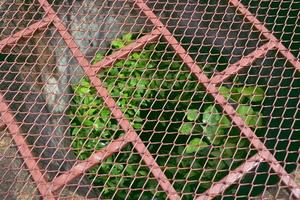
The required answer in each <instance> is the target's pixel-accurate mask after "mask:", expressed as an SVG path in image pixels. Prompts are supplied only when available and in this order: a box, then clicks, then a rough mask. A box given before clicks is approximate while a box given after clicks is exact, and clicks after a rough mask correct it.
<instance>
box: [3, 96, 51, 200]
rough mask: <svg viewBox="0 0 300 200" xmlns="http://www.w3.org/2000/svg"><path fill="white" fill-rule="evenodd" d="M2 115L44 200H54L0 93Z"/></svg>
mask: <svg viewBox="0 0 300 200" xmlns="http://www.w3.org/2000/svg"><path fill="white" fill-rule="evenodd" d="M0 113H1V121H2V122H3V123H4V124H5V125H6V127H7V129H8V131H9V133H10V135H11V136H12V138H13V140H14V142H15V143H16V146H17V148H18V151H19V153H20V154H21V155H22V157H23V159H24V162H25V163H26V165H27V167H28V170H29V172H30V174H31V176H32V178H33V180H34V181H35V183H36V186H37V188H38V190H39V192H40V193H41V195H42V196H43V198H44V199H47V200H48V199H49V200H54V199H55V198H54V195H53V194H52V192H51V191H50V190H49V189H48V188H49V185H48V182H47V181H46V180H45V178H44V177H43V174H42V173H41V170H40V169H39V167H38V164H37V162H36V161H35V159H34V157H33V155H32V153H31V151H30V149H29V147H28V145H27V143H26V141H25V139H24V137H23V136H22V134H20V133H21V131H20V128H19V126H18V125H17V122H16V121H15V119H14V117H13V115H12V114H11V113H10V110H9V107H8V105H7V104H6V103H5V102H4V98H3V95H2V94H1V93H0Z"/></svg>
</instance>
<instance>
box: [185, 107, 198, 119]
mask: <svg viewBox="0 0 300 200" xmlns="http://www.w3.org/2000/svg"><path fill="white" fill-rule="evenodd" d="M199 115H200V113H199V111H198V110H197V109H189V110H187V115H186V116H187V120H189V121H195V120H197V119H198V117H199Z"/></svg>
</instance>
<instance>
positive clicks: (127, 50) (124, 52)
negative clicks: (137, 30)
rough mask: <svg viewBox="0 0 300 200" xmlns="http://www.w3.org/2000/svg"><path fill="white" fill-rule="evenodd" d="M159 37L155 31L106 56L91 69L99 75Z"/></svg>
mask: <svg viewBox="0 0 300 200" xmlns="http://www.w3.org/2000/svg"><path fill="white" fill-rule="evenodd" d="M159 36H160V32H159V30H157V29H154V30H153V31H152V32H151V33H149V34H147V35H145V36H143V37H141V38H139V39H138V40H136V41H134V42H133V43H131V44H129V45H127V46H126V47H123V48H121V49H120V50H118V51H117V52H115V53H113V54H112V55H110V56H106V57H105V58H103V60H101V61H99V62H97V63H96V64H93V65H92V67H91V68H93V69H95V73H99V72H100V71H101V70H103V69H105V68H108V67H111V66H112V65H113V64H114V63H115V62H116V61H117V60H119V59H122V58H125V57H126V56H128V55H129V54H131V53H132V52H133V51H137V50H140V49H141V48H143V47H144V46H145V45H146V44H148V43H150V42H154V41H157V40H158V38H159Z"/></svg>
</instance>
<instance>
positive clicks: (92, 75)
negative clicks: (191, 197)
mask: <svg viewBox="0 0 300 200" xmlns="http://www.w3.org/2000/svg"><path fill="white" fill-rule="evenodd" d="M38 1H39V3H40V5H41V7H42V8H43V9H44V11H45V13H46V15H45V16H46V17H44V18H43V19H42V20H41V21H39V22H36V23H34V24H32V25H31V26H29V27H27V28H25V29H23V30H21V31H19V32H17V33H15V34H13V35H11V36H9V37H7V38H5V39H3V40H2V41H0V52H2V51H3V49H4V48H5V47H7V46H12V45H14V44H16V43H17V42H18V41H19V40H20V39H21V38H22V37H24V36H32V35H34V34H35V33H36V32H37V31H38V30H40V29H44V28H47V26H50V24H52V25H54V26H55V28H56V29H57V30H58V32H59V33H60V35H61V36H62V38H63V39H64V41H65V42H66V44H67V46H68V47H69V48H70V50H71V52H72V53H73V56H74V57H75V58H76V59H77V61H78V63H79V65H80V66H81V67H82V68H83V69H84V71H85V73H86V75H87V76H88V77H89V79H90V81H91V84H92V85H93V86H94V87H95V88H96V90H97V92H98V94H99V95H100V96H101V97H102V98H103V99H104V102H105V104H106V106H107V107H108V108H109V109H110V110H111V113H112V115H113V116H114V118H115V119H116V120H117V121H118V123H119V125H120V126H121V128H122V129H123V131H124V132H125V135H124V136H122V137H120V138H118V139H117V140H114V141H112V142H111V143H110V144H108V145H107V146H106V147H105V148H103V149H102V150H100V151H97V152H95V153H93V154H92V155H91V156H90V158H89V159H87V160H85V161H81V162H79V163H78V164H76V165H75V166H73V168H72V169H70V170H69V171H67V172H65V173H64V174H62V175H60V176H58V177H56V178H55V179H54V180H52V181H51V182H47V181H46V179H45V178H44V176H43V174H42V173H41V171H40V169H39V168H38V166H37V163H36V161H35V160H34V157H33V155H32V154H31V152H30V150H29V148H28V146H27V144H26V142H25V139H24V137H23V136H22V134H20V133H21V132H20V129H19V127H18V125H17V123H16V121H15V120H14V118H13V115H12V114H11V113H10V111H9V108H8V105H7V104H6V103H4V101H3V96H2V95H0V112H1V119H2V122H3V123H4V124H5V125H6V126H7V128H8V130H9V132H10V134H11V136H12V138H13V139H14V141H15V143H16V145H17V147H18V149H19V152H20V153H21V155H22V157H23V158H24V161H25V163H26V165H27V167H28V169H29V171H30V173H31V176H32V178H33V179H34V181H35V183H36V184H37V187H38V190H39V192H40V193H41V195H42V196H43V198H44V199H51V200H52V199H55V197H54V192H55V191H57V190H59V189H60V188H62V187H63V186H64V185H65V184H67V183H68V182H70V181H72V180H73V179H74V178H76V177H78V176H80V175H81V174H83V173H84V172H85V171H87V170H89V169H90V168H91V167H93V166H95V165H97V164H99V163H101V162H102V161H103V160H104V159H106V158H107V157H109V156H111V155H112V154H113V153H116V152H119V151H120V150H121V149H122V148H123V147H125V146H126V145H128V144H129V143H132V145H133V147H134V148H135V149H136V150H137V152H138V153H139V154H140V156H141V158H142V159H143V161H144V162H145V164H146V165H147V166H148V167H149V170H150V171H151V173H152V174H153V176H154V177H155V178H156V180H157V181H158V184H159V185H160V186H161V188H162V189H163V190H164V191H165V192H166V194H167V197H168V198H169V199H171V200H175V199H176V200H178V199H180V196H179V194H178V193H177V192H176V190H175V189H174V187H173V186H172V183H171V182H170V181H169V180H168V179H167V177H166V176H165V174H164V173H163V171H162V170H161V168H160V167H159V165H158V164H157V163H156V162H155V160H154V158H153V157H152V156H151V154H150V152H149V151H148V150H147V147H146V146H145V145H144V143H143V142H142V140H141V139H140V138H139V136H138V134H137V133H136V131H135V130H134V129H133V127H132V126H131V125H130V123H129V121H128V120H127V119H126V118H125V117H124V115H123V113H122V111H121V110H120V108H119V107H118V106H117V105H116V102H115V101H114V99H113V98H112V96H111V95H110V94H109V92H108V91H107V89H106V88H105V87H104V86H103V85H102V82H101V80H99V79H98V78H97V76H96V74H97V73H98V72H99V71H100V70H102V69H104V68H107V67H111V66H112V65H113V63H114V62H115V61H116V60H118V59H121V58H124V57H126V56H127V55H129V54H130V53H131V52H133V51H137V50H139V49H142V48H143V47H144V46H145V45H146V44H148V43H149V42H153V41H158V39H159V38H160V37H161V36H162V37H164V39H165V40H166V41H167V42H168V43H169V45H170V46H171V47H172V48H173V49H174V51H175V53H176V54H177V55H178V56H179V57H180V58H181V60H182V61H183V62H184V63H185V65H186V66H188V68H189V69H190V71H191V72H192V73H193V74H194V75H195V76H196V78H197V79H198V81H199V83H201V84H203V85H204V87H205V89H206V91H207V92H208V93H209V94H211V95H212V96H213V97H214V99H215V102H216V103H218V104H219V105H220V106H221V107H222V109H223V110H224V111H225V113H226V114H228V116H229V117H230V119H231V121H232V122H233V123H234V124H235V125H236V126H237V127H238V128H239V130H240V131H241V133H242V134H243V135H244V136H246V137H247V138H248V140H249V141H250V143H251V144H252V146H253V147H255V149H256V150H257V152H258V153H257V154H256V155H254V156H253V157H251V158H250V159H248V160H246V161H245V162H244V164H243V165H241V166H240V167H238V168H237V169H235V170H234V171H231V172H230V173H229V174H228V175H227V176H226V177H225V178H223V179H222V180H221V181H219V182H217V183H214V184H213V185H212V186H211V188H210V189H208V190H207V191H206V192H204V193H203V194H201V195H199V196H197V197H196V199H197V200H202V199H212V198H214V197H215V196H217V195H219V194H221V193H222V192H223V191H225V190H226V188H228V187H229V186H230V185H232V184H234V183H236V182H237V181H238V180H239V179H241V178H242V176H243V175H244V174H245V173H247V172H248V171H250V170H251V169H253V168H254V167H256V166H257V165H258V164H259V163H261V162H267V163H268V164H269V165H270V167H271V168H272V170H273V171H274V172H276V173H277V175H278V176H279V178H280V179H281V182H282V183H284V184H285V185H286V186H288V187H287V188H288V189H289V190H290V192H291V193H292V195H293V196H294V197H295V198H297V199H300V186H299V185H297V183H296V182H295V181H294V179H293V178H292V176H291V175H289V174H288V173H287V172H286V171H285V169H284V168H283V167H282V166H281V165H280V163H279V161H277V160H276V158H275V157H274V156H273V155H272V154H271V152H270V151H269V150H268V149H267V148H266V146H265V145H264V144H263V143H262V142H261V141H260V140H259V138H258V137H257V136H256V135H255V134H254V132H253V131H252V130H251V129H250V128H249V127H247V125H246V124H245V122H244V121H243V120H242V119H241V118H240V117H239V116H238V115H237V113H236V111H235V109H234V108H233V107H232V106H231V105H230V103H229V102H227V101H226V99H225V98H224V97H223V96H222V95H221V94H219V92H218V90H217V85H218V84H220V83H221V82H223V81H225V80H226V79H228V78H230V77H231V76H233V75H235V74H236V73H238V72H239V71H240V70H241V69H243V68H245V67H247V66H249V65H250V64H251V63H253V62H254V61H255V60H256V59H257V58H260V57H263V56H265V55H266V53H267V52H268V51H269V50H272V49H277V50H278V51H279V52H280V53H281V54H282V55H283V56H284V57H285V58H286V59H287V60H288V61H289V63H290V64H291V65H292V66H294V68H295V69H296V70H298V71H300V62H299V60H297V59H296V58H295V57H294V56H293V54H292V53H291V52H290V51H289V50H288V49H287V48H285V47H284V45H283V44H282V43H281V42H280V41H279V40H277V39H276V37H275V36H274V35H273V34H272V33H271V32H270V31H269V30H268V29H267V28H266V27H265V26H264V25H263V24H262V23H260V21H259V20H258V19H257V18H256V17H255V16H254V15H253V14H252V13H251V12H249V11H248V9H247V8H246V7H245V6H244V5H243V4H242V3H240V2H239V1H238V0H228V2H229V3H230V4H231V5H233V6H234V7H236V8H237V10H238V11H239V12H240V13H241V14H242V15H244V17H245V19H246V20H248V21H249V22H250V23H252V24H253V26H254V27H255V28H256V29H257V30H258V31H260V32H261V33H262V35H263V36H264V37H265V38H266V39H267V40H269V41H268V42H267V43H266V44H264V45H262V46H261V47H259V48H257V49H256V50H255V51H253V52H252V53H250V54H249V55H248V56H245V57H243V58H242V59H241V60H240V61H238V62H236V63H235V64H232V65H231V66H229V67H228V68H227V69H226V70H224V71H223V72H221V73H219V74H216V75H215V76H213V77H212V78H210V79H209V78H208V77H207V76H206V75H205V74H204V73H203V72H202V70H201V68H200V67H199V66H197V64H196V62H195V61H194V60H193V59H192V58H191V57H190V56H189V55H188V53H187V52H186V51H185V50H184V48H183V47H182V46H181V45H180V43H178V41H177V40H176V39H175V38H174V37H173V36H172V34H171V33H170V32H169V31H168V30H167V28H166V27H165V26H164V25H163V23H162V22H161V21H160V20H159V18H157V17H156V15H155V14H154V13H153V11H152V10H151V9H150V8H149V7H148V6H147V5H146V3H145V2H144V1H143V0H135V4H136V5H137V6H138V7H139V9H140V10H141V11H142V12H143V13H144V14H145V15H146V17H147V18H148V19H149V20H150V21H151V22H152V24H153V25H154V27H155V29H154V30H153V31H152V32H151V33H149V34H148V35H145V36H143V37H142V38H140V39H138V40H137V41H135V42H134V43H132V44H130V45H128V46H126V47H124V48H122V49H121V50H119V51H118V52H116V53H114V54H113V55H111V56H108V57H105V58H104V59H103V60H102V61H100V62H98V63H96V64H93V65H91V64H90V63H89V62H88V60H87V59H86V58H85V57H84V54H83V53H82V52H80V50H79V47H78V46H77V45H76V43H75V41H74V39H73V38H72V36H71V35H70V34H69V33H68V29H67V28H66V27H65V26H64V24H63V23H62V21H61V19H59V17H58V16H57V14H56V12H55V11H54V10H53V9H52V7H51V5H50V4H49V3H48V2H47V1H46V0H38Z"/></svg>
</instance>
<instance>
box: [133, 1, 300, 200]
mask: <svg viewBox="0 0 300 200" xmlns="http://www.w3.org/2000/svg"><path fill="white" fill-rule="evenodd" d="M135 2H136V4H137V6H138V7H139V8H140V9H141V10H142V11H143V12H144V14H145V15H146V16H147V17H148V18H149V20H151V22H152V23H153V24H154V25H155V26H156V27H157V29H159V30H160V31H161V33H162V35H163V36H164V38H165V39H166V40H167V42H168V43H169V44H170V45H171V46H172V48H173V49H174V50H175V51H176V53H177V54H178V55H179V56H180V58H181V59H182V61H183V62H184V63H185V64H186V65H187V66H188V67H189V69H190V70H191V72H192V73H193V74H194V75H195V76H196V77H197V79H198V81H199V82H200V83H202V84H203V85H204V87H205V88H206V91H207V92H208V93H210V94H211V95H212V96H213V97H214V99H215V101H216V103H217V104H219V105H220V106H221V107H222V108H223V110H224V111H225V113H227V114H228V116H229V117H230V118H231V120H232V121H233V123H234V124H236V125H237V127H238V128H239V129H240V131H241V132H242V133H243V134H244V135H245V136H246V137H247V138H248V139H249V141H250V142H251V144H252V145H253V146H254V147H255V148H256V149H257V151H258V154H259V155H260V156H261V157H262V158H263V159H264V160H265V161H266V162H268V163H269V164H270V166H271V168H272V169H273V170H274V171H275V172H276V173H277V174H278V176H279V177H280V178H281V180H282V182H283V183H284V184H285V185H287V186H288V187H289V189H290V191H291V193H292V194H293V195H294V196H295V197H296V198H297V199H300V187H299V186H298V185H297V183H296V182H295V181H294V180H293V178H292V177H291V176H290V175H289V174H288V173H287V172H286V171H285V169H284V168H283V167H282V166H281V165H280V164H279V162H278V161H277V160H276V158H275V157H274V156H273V155H272V153H271V152H270V151H269V150H268V149H267V147H266V146H265V145H264V144H263V143H262V142H261V141H260V140H259V138H258V137H257V136H256V135H255V133H254V132H253V131H252V130H251V129H250V128H249V127H248V126H247V125H246V124H245V122H244V121H243V119H242V118H241V117H239V116H238V114H237V113H236V111H235V109H234V108H233V107H232V106H231V105H230V104H229V103H228V102H227V100H226V99H225V98H224V96H222V95H221V94H220V93H219V92H218V89H217V88H216V86H215V85H214V84H212V83H210V81H209V79H208V78H207V76H206V75H205V74H204V73H203V71H202V70H201V68H200V67H199V66H198V65H197V64H196V63H195V61H194V60H193V59H192V58H191V57H190V56H189V55H188V53H187V52H186V51H185V49H184V48H183V47H182V46H181V45H180V44H179V43H178V41H177V40H176V39H175V38H174V37H173V36H172V34H171V33H170V31H169V30H168V29H167V28H166V27H165V26H164V25H163V23H162V22H161V21H160V20H159V19H158V18H157V17H156V15H155V14H154V13H153V12H152V10H151V9H150V8H149V7H148V6H147V5H146V4H145V3H144V1H143V0H136V1H135Z"/></svg>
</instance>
